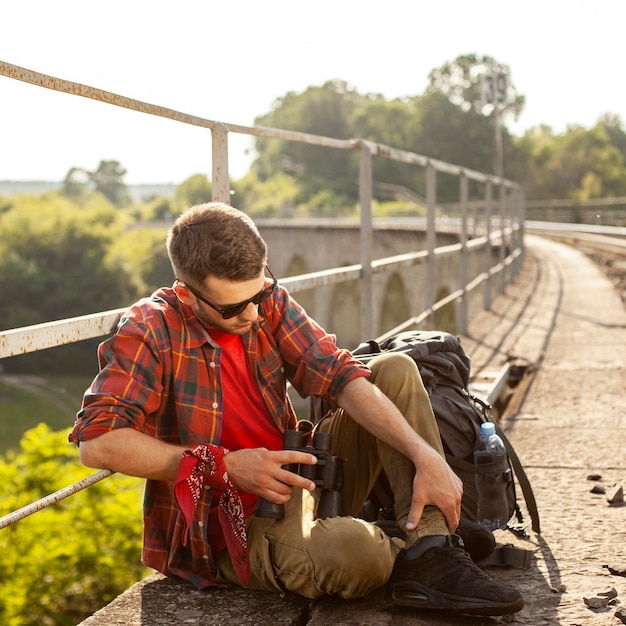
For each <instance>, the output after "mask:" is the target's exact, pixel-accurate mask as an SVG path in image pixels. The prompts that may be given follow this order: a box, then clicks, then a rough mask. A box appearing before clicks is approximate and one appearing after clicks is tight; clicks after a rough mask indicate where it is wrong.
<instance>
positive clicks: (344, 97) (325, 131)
mask: <svg viewBox="0 0 626 626" xmlns="http://www.w3.org/2000/svg"><path fill="white" fill-rule="evenodd" d="M362 99H363V96H360V95H359V94H358V93H356V91H354V90H353V89H351V88H349V87H348V85H347V83H345V82H343V81H329V82H327V83H325V84H324V85H322V86H321V87H309V88H308V89H307V90H306V91H305V92H304V93H303V94H295V93H293V92H290V93H288V94H287V95H285V96H284V97H283V98H280V99H279V100H278V101H277V102H276V104H275V106H274V108H273V110H272V111H270V112H269V113H267V114H266V115H263V116H261V117H258V118H257V119H256V120H255V123H256V124H257V125H259V126H270V127H274V128H282V129H287V130H296V131H299V132H304V133H310V134H315V135H324V136H326V137H333V138H337V139H348V138H350V137H352V136H353V131H352V128H351V127H350V125H349V120H350V118H351V116H352V114H353V112H354V110H355V108H356V107H357V106H358V104H359V102H360V101H361V100H362ZM256 149H257V152H258V154H259V157H258V158H257V159H256V160H255V162H254V164H253V168H252V170H253V172H254V173H255V174H256V175H257V177H258V178H259V179H260V180H267V179H268V178H270V177H273V176H274V175H276V174H277V173H278V172H282V173H286V174H289V175H292V176H297V177H298V178H299V179H300V180H301V181H302V183H301V185H302V187H303V189H304V193H305V199H308V198H310V197H312V196H313V195H315V194H316V193H317V192H318V191H320V190H321V188H322V186H323V187H326V188H327V189H330V190H331V191H332V192H333V193H335V194H338V195H344V194H347V195H349V196H352V197H353V196H354V193H355V192H356V189H357V187H356V185H355V183H354V181H355V174H356V172H357V159H356V155H355V153H354V152H353V151H351V150H338V149H335V148H326V147H323V146H313V145H307V144H303V143H299V142H293V141H284V140H282V139H275V138H267V137H258V138H257V139H256Z"/></svg>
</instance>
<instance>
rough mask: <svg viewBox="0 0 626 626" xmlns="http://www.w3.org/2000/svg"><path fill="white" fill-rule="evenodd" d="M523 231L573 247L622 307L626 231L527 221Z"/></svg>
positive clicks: (625, 284) (625, 300) (625, 281)
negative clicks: (606, 281)
mask: <svg viewBox="0 0 626 626" xmlns="http://www.w3.org/2000/svg"><path fill="white" fill-rule="evenodd" d="M525 230H526V232H528V233H532V234H533V235H539V236H541V237H548V238H550V239H554V240H557V241H561V242H563V243H567V244H570V245H573V246H575V247H576V248H577V249H578V250H580V251H581V252H582V253H584V254H586V255H587V256H588V257H590V258H591V259H592V260H593V261H594V263H596V264H597V265H598V266H599V267H600V268H601V269H602V271H603V272H604V273H605V274H606V276H607V277H608V278H609V279H610V280H611V281H612V282H613V284H614V285H615V289H616V290H617V291H618V293H619V294H620V296H621V298H622V302H623V303H624V306H626V228H620V227H610V226H593V225H589V226H587V225H583V224H556V223H553V222H538V221H532V222H530V221H528V222H526V224H525Z"/></svg>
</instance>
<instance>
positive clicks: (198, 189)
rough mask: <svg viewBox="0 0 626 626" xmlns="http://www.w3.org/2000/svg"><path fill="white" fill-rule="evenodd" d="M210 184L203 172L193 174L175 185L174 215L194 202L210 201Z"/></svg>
mask: <svg viewBox="0 0 626 626" xmlns="http://www.w3.org/2000/svg"><path fill="white" fill-rule="evenodd" d="M212 193H213V192H212V186H211V182H210V181H209V179H208V178H207V177H206V175H205V174H194V175H193V176H190V177H189V178H188V179H187V180H185V181H183V182H182V183H181V184H180V185H178V187H176V194H175V196H174V208H175V211H176V215H180V214H181V213H182V212H183V211H186V210H187V209H188V208H189V207H191V206H194V205H196V204H203V203H205V202H211V198H212Z"/></svg>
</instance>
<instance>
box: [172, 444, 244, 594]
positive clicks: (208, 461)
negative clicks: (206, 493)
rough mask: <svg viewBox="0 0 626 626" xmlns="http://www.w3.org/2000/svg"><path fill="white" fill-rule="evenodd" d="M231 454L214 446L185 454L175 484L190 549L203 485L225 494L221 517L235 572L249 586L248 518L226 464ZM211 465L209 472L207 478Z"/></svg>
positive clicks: (201, 447) (184, 533)
mask: <svg viewBox="0 0 626 626" xmlns="http://www.w3.org/2000/svg"><path fill="white" fill-rule="evenodd" d="M227 452H228V450H226V449H225V448H220V447H219V446H213V445H199V446H196V447H195V448H192V449H191V450H185V451H184V452H183V456H182V458H181V460H180V466H179V467H178V474H177V475H176V482H175V483H174V496H175V498H176V504H178V507H179V508H180V510H181V512H182V514H183V517H184V518H185V528H184V530H183V545H187V539H188V537H189V526H190V525H191V522H192V521H193V517H194V514H195V511H196V507H197V506H198V502H199V501H200V494H201V493H202V485H203V483H206V484H208V485H210V486H211V487H215V488H217V489H220V490H221V491H222V492H223V493H222V496H221V498H220V501H219V511H218V517H219V520H220V524H221V526H222V530H223V531H224V538H225V539H226V546H227V547H228V553H229V554H230V558H231V560H232V562H233V566H234V568H235V571H236V572H237V575H238V576H239V579H240V580H241V582H242V584H243V585H247V584H248V582H249V581H250V560H249V557H248V538H247V536H246V526H245V518H244V513H243V505H242V504H241V498H240V497H239V493H238V492H237V488H236V487H235V485H233V483H232V481H231V480H230V478H229V476H228V472H227V471H226V465H225V464H224V455H225V454H226V453H227ZM207 465H208V472H206V474H205V471H206V469H207Z"/></svg>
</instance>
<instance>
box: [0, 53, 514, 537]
mask: <svg viewBox="0 0 626 626" xmlns="http://www.w3.org/2000/svg"><path fill="white" fill-rule="evenodd" d="M0 75H4V76H7V77H10V78H14V79H17V80H20V81H24V82H27V83H30V84H32V85H36V86H39V87H44V88H48V89H54V90H56V91H60V92H64V93H68V94H74V95H79V96H82V97H85V98H89V99H92V100H99V101H101V102H106V103H109V104H112V105H115V106H120V107H124V108H127V109H131V110H133V111H138V112H141V113H146V114H149V115H156V116H159V117H165V118H168V119H172V120H175V121H178V122H181V123H185V124H191V125H193V126H198V127H202V128H209V129H210V130H211V136H212V189H213V199H214V200H216V201H221V202H226V203H229V201H230V179H229V174H228V135H229V133H240V134H245V135H251V136H257V137H273V138H278V139H283V140H287V141H294V142H300V143H305V144H309V145H318V146H326V147H329V148H334V149H339V150H356V151H358V154H359V202H360V208H361V211H360V255H359V256H360V263H359V264H356V265H352V266H348V267H340V268H330V269H326V270H324V271H319V272H314V273H310V274H304V275H300V276H291V277H286V278H283V279H281V283H282V284H283V285H284V286H285V287H287V288H288V289H289V291H290V292H292V293H298V292H300V291H303V290H308V289H315V288H317V287H321V286H326V285H335V284H339V283H342V282H345V281H351V280H359V281H360V284H361V302H360V309H361V336H362V337H372V336H374V329H373V316H372V311H373V310H374V306H373V287H372V285H373V277H374V275H375V274H379V273H381V272H389V271H391V270H395V269H398V268H403V267H407V266H414V265H418V264H424V265H425V276H426V277H425V285H426V294H425V307H424V309H423V310H422V311H420V312H418V313H416V314H415V315H414V316H413V317H411V318H410V319H408V320H406V321H405V322H404V323H402V324H401V325H399V326H397V327H395V328H393V329H389V330H388V331H387V332H386V333H385V335H384V337H386V336H389V335H391V334H393V333H395V332H398V331H400V330H403V329H406V328H411V327H416V326H419V325H420V324H422V323H423V322H424V321H426V320H427V319H428V318H430V317H432V316H433V315H434V313H436V312H437V311H438V310H440V309H442V308H443V307H445V306H447V305H450V304H452V303H456V304H457V306H458V310H459V315H458V331H459V332H460V333H461V334H463V333H465V332H466V331H467V324H468V307H467V302H468V296H469V294H470V293H471V292H473V291H474V290H475V289H477V288H478V287H479V286H483V306H484V308H486V309H489V308H490V306H491V299H492V294H493V293H494V292H499V293H504V290H505V287H506V283H507V282H510V281H512V280H513V279H514V277H515V276H516V275H517V273H518V272H519V268H520V267H521V262H522V258H523V251H524V248H523V223H524V198H523V194H522V191H521V189H520V188H519V186H518V185H517V184H516V183H514V182H512V181H509V180H507V179H504V178H499V177H494V176H491V175H489V174H484V173H481V172H477V171H474V170H471V169H468V168H464V167H461V166H457V165H452V164H450V163H445V162H443V161H439V160H437V159H431V158H429V157H426V156H423V155H419V154H415V153H413V152H407V151H404V150H399V149H396V148H392V147H390V146H386V145H383V144H379V143H374V142H371V141H366V140H364V139H349V140H340V139H334V138H330V137H322V136H318V135H311V134H307V133H300V132H296V131H288V130H281V129H275V128H264V127H246V126H239V125H234V124H226V123H223V122H215V121H212V120H208V119H203V118H199V117H196V116H193V115H188V114H184V113H180V112H178V111H174V110H171V109H167V108H164V107H160V106H156V105H152V104H148V103H145V102H141V101H138V100H133V99H131V98H126V97H124V96H120V95H117V94H113V93H110V92H107V91H103V90H100V89H96V88H93V87H89V86H86V85H82V84H79V83H73V82H70V81H65V80H62V79H59V78H55V77H52V76H48V75H45V74H40V73H38V72H34V71H32V70H27V69H24V68H21V67H18V66H15V65H11V64H9V63H5V62H2V61H0ZM373 157H378V158H384V159H390V160H393V161H397V162H401V163H405V164H409V165H411V166H414V167H416V168H422V169H423V170H425V179H426V194H425V196H426V220H425V230H426V246H425V249H423V250H417V251H415V252H411V253H407V254H402V255H397V256H392V257H388V258H384V259H374V258H372V248H373V246H372V237H373V232H374V220H373V217H372V188H373V176H372V159H373ZM439 173H441V174H444V175H451V176H455V177H457V179H458V185H459V186H458V189H459V200H458V203H456V204H455V207H454V220H452V223H453V224H454V225H455V229H456V231H457V233H458V238H459V241H458V243H456V244H452V245H447V246H439V247H437V246H436V234H437V212H438V211H439V210H440V207H439V205H438V202H437V175H438V174H439ZM470 181H474V182H475V183H479V185H480V186H482V189H483V190H484V194H483V196H482V197H481V198H479V199H478V200H477V199H475V198H474V199H472V201H471V202H470V198H469V189H470ZM496 190H497V193H496ZM496 195H497V197H496ZM470 205H471V208H470ZM470 212H471V215H470ZM448 222H449V223H450V220H448ZM470 223H471V233H470V229H469V226H470ZM477 250H483V251H484V265H483V269H482V271H480V272H478V273H477V274H476V275H474V276H468V269H467V268H468V263H467V262H466V261H467V256H468V255H469V254H470V253H473V252H475V251H477ZM450 255H456V256H458V259H459V263H458V265H459V283H458V284H459V288H458V289H457V290H455V291H454V292H453V293H451V294H448V295H446V297H445V298H442V299H440V300H438V301H436V300H435V287H436V265H437V261H438V259H443V258H446V257H449V256H450ZM494 255H495V258H494ZM507 270H508V271H507ZM496 277H497V278H498V281H497V282H496V281H495V278H496ZM123 311H124V309H115V310H111V311H105V312H102V313H96V314H92V315H85V316H80V317H75V318H71V319H66V320H59V321H55V322H47V323H42V324H36V325H33V326H27V327H23V328H17V329H11V330H7V331H1V332H0V359H3V358H7V357H11V356H15V355H18V354H24V353H29V352H34V351H37V350H43V349H48V348H53V347H56V346H61V345H65V344H68V343H73V342H76V341H82V340H85V339H90V338H94V337H100V336H104V335H108V334H110V333H111V332H112V331H113V329H114V327H115V325H116V323H117V321H118V320H119V318H120V316H121V314H122V312H123ZM110 473H111V472H108V471H107V470H103V471H101V472H98V473H97V474H95V475H93V476H92V477H90V478H88V479H85V480H83V481H81V483H77V484H75V485H72V486H70V487H67V488H66V489H64V490H62V491H61V492H57V493H56V494H52V495H51V496H49V497H48V498H44V499H43V500H41V501H38V502H36V503H33V504H32V505H29V506H27V507H24V508H23V509H20V510H19V511H16V512H14V513H11V514H9V515H7V516H5V517H3V518H1V519H0V528H3V527H5V526H7V525H9V524H11V523H14V522H15V521H18V519H23V518H24V517H26V516H27V515H30V514H32V513H34V512H36V511H38V510H40V509H41V508H43V507H44V506H48V505H49V504H51V503H54V502H58V501H59V500H60V499H63V498H65V497H67V496H68V495H71V494H72V493H76V492H77V491H79V490H81V489H83V488H85V487H87V486H89V485H91V484H93V483H94V482H97V481H98V480H101V479H102V478H105V477H106V476H108V475H110Z"/></svg>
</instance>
